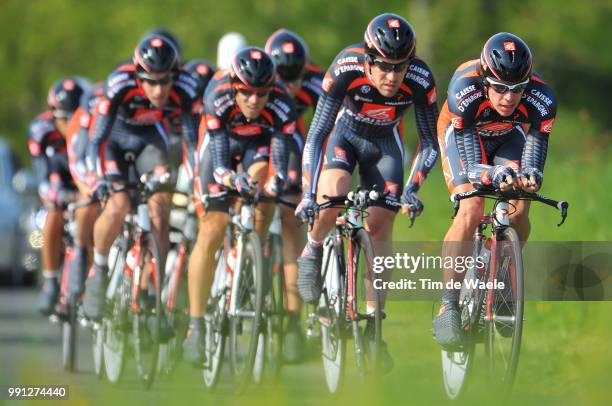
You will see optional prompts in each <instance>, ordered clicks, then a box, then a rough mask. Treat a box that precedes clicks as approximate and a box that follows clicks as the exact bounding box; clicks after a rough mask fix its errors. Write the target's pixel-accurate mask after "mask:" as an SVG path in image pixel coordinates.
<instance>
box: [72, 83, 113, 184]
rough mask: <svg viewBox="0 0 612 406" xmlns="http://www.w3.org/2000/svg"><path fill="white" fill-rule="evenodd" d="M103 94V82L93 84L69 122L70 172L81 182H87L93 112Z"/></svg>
mask: <svg viewBox="0 0 612 406" xmlns="http://www.w3.org/2000/svg"><path fill="white" fill-rule="evenodd" d="M103 95H104V89H103V85H102V83H99V84H95V85H93V86H92V87H91V89H90V90H89V91H88V92H86V93H85V94H83V96H82V97H81V102H80V106H79V108H78V109H76V111H75V112H74V113H73V115H72V118H71V119H70V121H69V122H68V128H67V131H66V146H67V152H68V163H69V165H70V173H71V174H72V178H73V179H74V180H75V181H78V182H79V183H81V184H85V183H86V175H87V165H86V158H87V146H88V145H89V132H90V130H91V128H92V127H93V121H94V120H93V117H94V116H93V113H94V111H95V107H96V104H97V102H98V99H99V98H100V97H101V96H103ZM79 187H81V186H79Z"/></svg>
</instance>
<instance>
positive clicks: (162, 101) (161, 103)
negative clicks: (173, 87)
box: [149, 98, 168, 109]
mask: <svg viewBox="0 0 612 406" xmlns="http://www.w3.org/2000/svg"><path fill="white" fill-rule="evenodd" d="M149 101H150V102H151V104H152V105H153V107H157V108H158V109H159V108H162V107H166V104H167V103H168V98H158V99H149Z"/></svg>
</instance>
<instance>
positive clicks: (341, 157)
mask: <svg viewBox="0 0 612 406" xmlns="http://www.w3.org/2000/svg"><path fill="white" fill-rule="evenodd" d="M332 161H333V162H342V163H343V164H347V165H348V158H347V155H346V151H345V150H344V149H342V148H340V147H334V158H333V159H332Z"/></svg>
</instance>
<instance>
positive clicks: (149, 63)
mask: <svg viewBox="0 0 612 406" xmlns="http://www.w3.org/2000/svg"><path fill="white" fill-rule="evenodd" d="M134 64H135V65H136V69H137V70H138V71H140V72H146V73H167V72H172V71H175V70H176V69H178V65H179V55H178V51H177V49H176V47H175V46H174V44H172V42H171V41H169V40H168V39H167V38H165V37H163V36H161V35H145V36H144V38H143V39H141V40H140V43H139V44H138V46H136V49H135V50H134Z"/></svg>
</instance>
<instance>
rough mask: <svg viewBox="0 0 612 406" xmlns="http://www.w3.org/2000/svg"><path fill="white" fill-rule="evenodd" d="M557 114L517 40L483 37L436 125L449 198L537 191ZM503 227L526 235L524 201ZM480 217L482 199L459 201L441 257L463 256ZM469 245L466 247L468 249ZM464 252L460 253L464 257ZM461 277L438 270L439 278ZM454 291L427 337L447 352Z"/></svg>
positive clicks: (454, 324) (454, 323)
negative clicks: (483, 191)
mask: <svg viewBox="0 0 612 406" xmlns="http://www.w3.org/2000/svg"><path fill="white" fill-rule="evenodd" d="M555 115H556V99H555V95H554V93H553V92H552V90H551V89H550V87H548V85H547V84H546V83H545V82H544V81H543V79H542V77H541V76H540V75H539V74H537V73H534V72H532V57H531V51H530V50H529V47H528V46H527V44H526V43H525V42H524V41H523V40H521V39H520V38H519V37H517V36H516V35H513V34H510V33H507V32H501V33H498V34H495V35H493V36H492V37H491V38H489V39H488V40H487V42H486V43H485V44H484V47H483V49H482V53H481V55H480V59H476V60H471V61H468V62H465V63H463V64H462V65H460V66H459V67H458V68H457V70H456V71H455V73H454V75H453V77H452V79H451V81H450V84H449V86H448V98H447V100H446V102H445V103H444V107H443V108H442V112H441V114H440V118H439V120H438V141H439V143H440V149H441V153H442V164H443V169H444V177H445V180H446V183H447V186H448V189H449V191H450V192H451V193H452V194H454V193H460V192H465V191H468V190H473V189H474V188H481V187H492V188H496V189H497V188H498V189H500V190H502V191H507V190H510V189H512V188H515V187H519V186H520V187H521V188H522V189H524V190H525V191H528V192H536V191H537V190H539V189H540V187H541V186H542V180H543V170H544V161H545V160H546V150H547V147H548V137H549V134H550V132H551V131H552V127H553V123H554V120H555ZM511 203H512V204H513V205H514V207H515V208H516V210H515V212H514V213H513V214H512V215H511V216H510V223H511V225H512V226H513V227H514V228H515V229H516V231H517V233H518V236H519V239H520V241H526V240H527V238H528V236H529V231H530V223H529V217H528V215H529V202H526V201H513V202H511ZM483 212H484V199H483V198H474V199H468V200H464V201H462V202H461V206H460V208H459V212H458V213H457V216H456V217H455V219H454V220H453V223H452V225H451V226H450V228H449V230H448V232H447V233H446V236H445V237H444V241H445V243H446V244H445V245H444V249H443V251H444V253H443V255H444V256H456V255H470V254H471V252H472V251H471V250H472V249H471V247H463V246H464V245H466V244H460V242H461V241H471V239H472V235H473V233H474V230H475V229H476V226H477V225H478V222H479V221H480V219H481V217H482V214H483ZM468 248H469V249H468ZM463 251H467V252H463ZM454 278H455V280H457V281H461V280H463V274H460V273H457V274H455V273H454V271H453V269H445V270H444V281H445V282H447V281H450V280H453V279H454ZM458 299H459V290H454V289H447V290H444V292H443V294H442V305H441V307H440V311H439V314H438V316H437V317H436V318H435V319H434V322H433V326H434V337H435V339H436V341H437V342H438V343H439V344H441V345H442V346H444V347H446V348H453V347H457V346H458V345H460V344H461V339H462V330H461V317H460V314H459V307H458Z"/></svg>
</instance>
